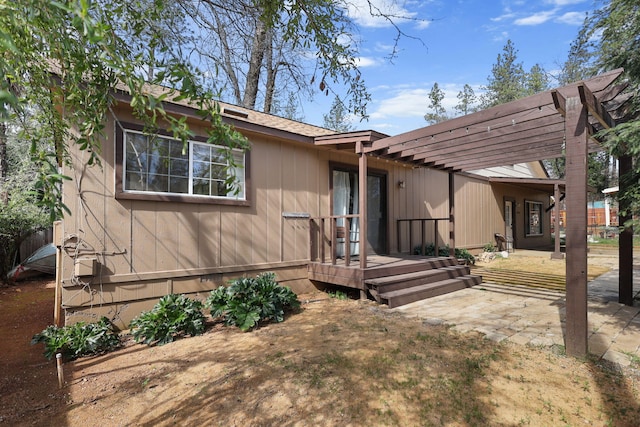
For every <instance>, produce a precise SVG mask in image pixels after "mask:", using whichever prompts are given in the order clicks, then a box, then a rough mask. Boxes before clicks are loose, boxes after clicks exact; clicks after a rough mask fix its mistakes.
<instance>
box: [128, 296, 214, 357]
mask: <svg viewBox="0 0 640 427" xmlns="http://www.w3.org/2000/svg"><path fill="white" fill-rule="evenodd" d="M129 327H130V328H131V334H132V335H133V338H134V339H135V340H136V342H143V343H144V344H147V345H156V344H157V345H164V344H167V343H170V342H172V341H173V340H174V339H175V338H176V337H178V336H182V335H190V336H195V335H200V334H202V333H203V332H204V328H205V318H204V314H203V313H202V302H200V301H197V300H192V299H189V298H187V297H186V296H184V295H176V294H171V295H165V296H164V297H162V298H160V301H158V303H157V304H156V305H155V306H154V307H153V308H152V309H151V310H150V311H145V312H142V313H140V315H139V316H138V317H136V318H135V319H133V320H132V321H131V324H130V325H129Z"/></svg>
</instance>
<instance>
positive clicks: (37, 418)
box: [0, 267, 640, 427]
mask: <svg viewBox="0 0 640 427" xmlns="http://www.w3.org/2000/svg"><path fill="white" fill-rule="evenodd" d="M501 268H502V267H501ZM52 300H53V288H52V286H51V284H50V283H47V282H30V283H25V284H21V285H19V286H17V287H2V288H0V322H1V325H2V326H1V329H0V340H1V342H2V350H1V356H2V360H3V365H2V366H3V370H2V372H1V373H0V425H7V426H22V425H24V426H50V425H58V426H62V425H65V426H83V427H84V426H91V425H100V426H112V425H113V426H120V425H142V426H156V425H181V426H182V425H220V426H275V425H277V426H320V425H322V426H370V425H396V426H418V425H420V426H431V425H433V426H441V425H442V426H444V425H446V426H485V425H491V426H519V425H530V426H543V425H545V426H556V425H570V426H582V425H591V426H623V427H624V426H629V427H631V426H636V427H637V426H639V425H640V374H638V369H640V365H639V364H635V365H634V368H633V369H627V370H625V371H624V372H622V371H620V370H619V369H617V368H616V367H613V366H610V365H606V364H604V363H602V362H600V361H597V360H589V359H588V360H576V359H573V358H567V357H564V356H562V355H561V354H556V353H554V352H553V351H551V350H550V349H539V348H529V347H522V346H517V345H513V344H496V343H494V342H492V341H489V340H485V339H483V338H482V337H481V336H480V335H476V334H460V333H457V332H455V331H452V330H451V329H449V328H447V327H443V326H438V327H435V326H426V325H423V324H422V323H421V322H419V321H418V320H415V319H406V318H403V317H401V315H399V314H392V313H389V312H388V311H386V310H385V309H384V308H381V307H379V306H377V305H376V304H374V303H372V302H360V301H354V300H339V299H336V298H330V297H329V296H328V295H327V294H323V293H317V294H312V295H304V296H302V297H301V300H302V301H303V305H302V309H301V310H300V311H299V312H298V313H295V314H292V315H291V316H289V317H288V318H287V320H286V321H285V322H284V323H281V324H273V325H266V326H264V327H261V328H259V329H257V330H255V331H253V332H248V333H242V332H239V331H238V330H237V329H232V328H226V327H223V326H221V325H210V327H209V328H208V330H207V332H206V333H205V334H204V335H202V336H199V337H193V338H185V339H181V340H179V341H176V342H174V343H172V344H169V345H166V346H162V347H146V346H143V345H139V344H135V343H133V342H131V341H127V342H126V345H125V346H124V347H123V348H121V349H120V350H118V351H115V352H113V353H109V354H105V355H101V356H95V357H88V358H83V359H81V360H77V361H75V362H72V363H68V364H66V365H65V367H64V369H65V380H66V385H65V387H64V388H63V389H61V390H59V389H58V386H57V378H56V372H55V362H49V361H46V359H44V357H43V356H42V351H43V348H42V345H37V346H31V345H29V341H30V339H31V336H32V335H33V334H35V333H37V332H40V331H41V330H42V329H44V327H45V326H46V325H47V324H49V323H51V321H52V311H53V307H52ZM639 339H640V338H639Z"/></svg>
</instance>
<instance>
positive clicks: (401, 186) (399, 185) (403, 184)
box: [398, 180, 407, 188]
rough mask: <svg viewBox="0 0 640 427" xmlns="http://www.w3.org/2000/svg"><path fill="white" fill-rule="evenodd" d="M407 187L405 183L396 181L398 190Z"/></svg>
mask: <svg viewBox="0 0 640 427" xmlns="http://www.w3.org/2000/svg"><path fill="white" fill-rule="evenodd" d="M406 186H407V183H406V182H404V181H403V180H400V181H398V188H405V187H406Z"/></svg>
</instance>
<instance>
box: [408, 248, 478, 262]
mask: <svg viewBox="0 0 640 427" xmlns="http://www.w3.org/2000/svg"><path fill="white" fill-rule="evenodd" d="M435 252H436V246H435V244H433V243H429V244H427V245H425V248H424V253H423V252H422V246H416V247H415V248H413V254H414V255H424V256H436V255H435ZM454 255H455V257H456V258H457V259H464V260H465V262H466V263H467V264H475V263H476V258H475V257H474V256H473V255H472V254H471V252H469V251H468V250H467V249H463V248H456V249H455V251H454ZM437 256H449V245H444V246H440V247H439V248H438V255H437Z"/></svg>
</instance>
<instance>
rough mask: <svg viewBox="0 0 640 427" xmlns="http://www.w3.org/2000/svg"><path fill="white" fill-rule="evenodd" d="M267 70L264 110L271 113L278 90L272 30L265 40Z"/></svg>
mask: <svg viewBox="0 0 640 427" xmlns="http://www.w3.org/2000/svg"><path fill="white" fill-rule="evenodd" d="M265 47H266V49H265V68H266V69H267V81H266V86H265V93H264V108H263V111H264V112H265V113H271V108H272V107H273V94H274V92H275V88H276V72H277V70H276V69H275V68H274V65H273V30H272V29H270V30H269V31H268V32H267V37H266V40H265Z"/></svg>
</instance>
